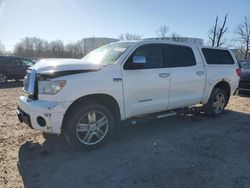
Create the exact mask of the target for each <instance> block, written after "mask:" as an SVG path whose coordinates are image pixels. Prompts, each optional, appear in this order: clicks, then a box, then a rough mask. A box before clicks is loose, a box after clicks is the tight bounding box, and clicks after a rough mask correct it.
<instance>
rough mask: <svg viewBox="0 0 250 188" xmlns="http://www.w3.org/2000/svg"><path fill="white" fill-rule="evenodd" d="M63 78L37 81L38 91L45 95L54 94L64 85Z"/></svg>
mask: <svg viewBox="0 0 250 188" xmlns="http://www.w3.org/2000/svg"><path fill="white" fill-rule="evenodd" d="M65 84H66V81H65V80H56V81H38V93H39V94H46V95H54V94H56V93H58V92H59V91H60V90H62V88H63V87H64V86H65Z"/></svg>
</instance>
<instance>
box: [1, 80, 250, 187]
mask: <svg viewBox="0 0 250 188" xmlns="http://www.w3.org/2000/svg"><path fill="white" fill-rule="evenodd" d="M20 86H21V84H19V83H11V84H8V85H7V86H5V88H1V89H0V115H1V116H0V118H1V120H0V130H1V131H0V187H28V188H34V187H36V188H39V187H87V188H89V187H90V188H91V187H101V188H104V187H107V188H112V187H114V188H119V187H120V188H122V187H124V188H127V187H143V188H146V187H171V188H173V187H192V188H194V187H202V188H203V187H209V188H211V187H226V188H230V187H250V98H249V97H247V96H241V97H239V96H236V97H232V98H231V100H230V103H229V105H228V107H227V110H226V112H225V113H224V114H223V115H222V116H220V117H218V118H209V117H206V116H203V115H198V114H186V115H178V116H174V117H169V118H165V119H162V120H159V121H153V122H147V123H144V124H140V125H131V126H126V127H123V128H122V129H121V131H120V132H119V133H118V134H117V135H116V136H115V137H114V138H113V139H111V140H110V141H109V142H108V143H107V144H106V145H105V146H103V147H102V148H100V149H97V150H94V151H89V152H82V151H76V150H74V149H72V148H70V147H69V146H68V145H67V144H66V143H65V142H64V141H63V140H62V139H60V138H59V137H58V136H55V135H43V134H42V133H41V132H39V131H34V130H31V129H29V128H27V127H26V126H23V125H22V124H20V123H19V122H18V120H17V117H16V115H15V109H16V100H17V98H18V96H19V95H21V94H22V91H21V87H20Z"/></svg>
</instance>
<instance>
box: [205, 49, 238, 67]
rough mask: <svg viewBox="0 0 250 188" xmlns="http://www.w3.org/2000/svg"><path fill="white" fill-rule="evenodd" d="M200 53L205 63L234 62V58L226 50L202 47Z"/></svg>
mask: <svg viewBox="0 0 250 188" xmlns="http://www.w3.org/2000/svg"><path fill="white" fill-rule="evenodd" d="M202 53H203V55H204V56H205V59H206V62H207V64H215V65H217V64H234V60H233V58H232V56H231V54H230V53H229V51H227V50H218V49H208V48H203V49H202Z"/></svg>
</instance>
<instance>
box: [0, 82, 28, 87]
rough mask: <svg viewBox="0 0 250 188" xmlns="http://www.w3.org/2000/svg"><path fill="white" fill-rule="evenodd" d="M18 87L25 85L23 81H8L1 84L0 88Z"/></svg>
mask: <svg viewBox="0 0 250 188" xmlns="http://www.w3.org/2000/svg"><path fill="white" fill-rule="evenodd" d="M16 87H23V82H22V81H8V82H7V83H5V84H0V89H10V88H16Z"/></svg>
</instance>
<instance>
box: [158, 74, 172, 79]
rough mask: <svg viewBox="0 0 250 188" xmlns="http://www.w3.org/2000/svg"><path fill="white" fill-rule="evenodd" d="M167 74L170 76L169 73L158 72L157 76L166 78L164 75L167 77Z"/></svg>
mask: <svg viewBox="0 0 250 188" xmlns="http://www.w3.org/2000/svg"><path fill="white" fill-rule="evenodd" d="M169 76H170V74H169V73H160V74H159V77H161V78H166V77H169Z"/></svg>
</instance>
